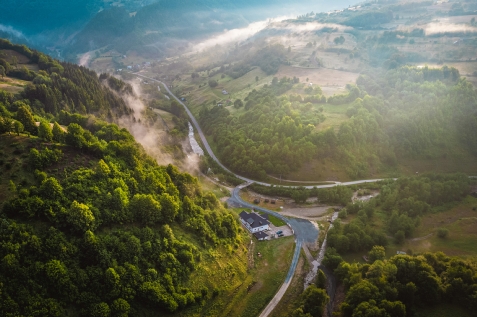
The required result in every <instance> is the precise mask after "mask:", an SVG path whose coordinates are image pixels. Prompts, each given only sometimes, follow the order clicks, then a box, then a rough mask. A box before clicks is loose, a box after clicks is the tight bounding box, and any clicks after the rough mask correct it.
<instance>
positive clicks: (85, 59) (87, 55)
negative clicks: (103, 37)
mask: <svg viewBox="0 0 477 317" xmlns="http://www.w3.org/2000/svg"><path fill="white" fill-rule="evenodd" d="M90 59H91V53H89V52H88V53H84V54H83V55H81V57H80V59H79V62H78V65H80V66H84V67H88V65H89V60H90Z"/></svg>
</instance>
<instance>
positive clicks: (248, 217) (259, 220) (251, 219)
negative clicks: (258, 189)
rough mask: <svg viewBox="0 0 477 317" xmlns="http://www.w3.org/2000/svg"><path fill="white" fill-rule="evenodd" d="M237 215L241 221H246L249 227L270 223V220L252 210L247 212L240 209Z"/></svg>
mask: <svg viewBox="0 0 477 317" xmlns="http://www.w3.org/2000/svg"><path fill="white" fill-rule="evenodd" d="M239 216H240V218H242V220H243V221H245V222H247V223H248V224H249V225H250V227H251V228H257V227H261V226H265V225H270V222H269V221H268V220H267V219H266V218H265V217H262V216H261V215H259V214H257V213H254V212H251V213H248V212H246V211H242V212H241V213H240V214H239Z"/></svg>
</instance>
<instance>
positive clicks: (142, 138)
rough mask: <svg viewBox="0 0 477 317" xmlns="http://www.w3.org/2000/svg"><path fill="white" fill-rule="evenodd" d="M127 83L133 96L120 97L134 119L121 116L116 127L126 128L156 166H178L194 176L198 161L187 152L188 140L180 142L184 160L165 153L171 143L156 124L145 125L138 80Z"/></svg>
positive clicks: (143, 105)
mask: <svg viewBox="0 0 477 317" xmlns="http://www.w3.org/2000/svg"><path fill="white" fill-rule="evenodd" d="M127 83H129V84H130V85H131V86H132V87H133V91H134V96H131V95H124V94H123V95H121V97H122V98H123V99H124V100H125V102H126V103H127V105H128V106H129V107H130V108H131V109H132V110H133V112H134V114H133V117H134V119H133V118H132V117H128V116H123V117H121V118H119V120H118V125H119V126H120V127H121V128H126V129H127V130H128V131H129V132H130V133H131V134H132V135H133V136H134V138H135V139H136V141H137V142H138V143H140V144H141V145H142V146H143V147H144V149H145V150H146V152H147V154H149V155H150V156H152V157H153V158H154V159H156V161H157V162H158V164H160V165H167V164H174V165H178V166H180V167H181V169H182V170H184V171H187V172H189V173H193V174H196V172H197V171H198V170H199V159H198V156H197V155H196V154H194V153H192V152H190V151H189V149H190V144H189V139H188V138H186V139H185V140H184V141H182V142H181V146H182V149H183V151H184V152H185V154H186V158H185V159H184V160H183V161H180V162H179V161H177V160H174V158H173V157H172V155H171V154H169V153H166V152H165V151H164V150H163V148H162V147H164V146H166V145H168V144H170V143H171V140H170V139H169V136H168V134H167V132H165V131H163V130H161V129H160V128H159V127H157V125H156V124H153V125H151V126H148V125H147V123H146V122H147V120H146V119H145V118H144V116H143V113H144V111H145V110H146V105H145V104H144V102H143V101H142V100H141V99H140V98H139V97H137V96H142V95H143V92H142V90H141V87H140V85H139V83H140V80H139V79H136V80H133V81H127ZM189 152H190V153H189Z"/></svg>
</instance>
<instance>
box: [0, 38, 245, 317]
mask: <svg viewBox="0 0 477 317" xmlns="http://www.w3.org/2000/svg"><path fill="white" fill-rule="evenodd" d="M1 45H2V48H8V49H10V50H15V51H17V52H20V53H21V54H23V55H24V56H27V57H29V58H30V60H31V62H32V63H37V64H38V66H39V70H38V71H34V70H27V69H26V68H25V70H24V71H23V72H22V73H20V74H18V73H16V68H14V66H13V67H11V68H10V64H9V63H8V62H7V61H5V60H2V65H4V67H5V68H6V69H8V75H9V76H28V77H27V78H24V79H26V80H32V82H31V83H30V84H28V85H27V86H26V88H25V90H24V91H23V92H22V93H19V94H16V95H13V94H10V93H8V92H5V91H0V123H1V124H0V127H1V131H0V133H1V135H0V151H1V152H0V153H1V159H0V170H1V177H0V193H1V194H0V206H1V211H0V218H1V220H0V222H1V223H0V236H1V239H0V240H1V243H0V259H1V264H0V266H1V268H2V269H1V270H0V315H2V316H66V315H71V316H127V315H128V314H129V315H131V316H135V315H143V314H147V313H148V311H154V312H155V313H154V314H157V313H161V312H176V311H179V310H183V309H184V308H186V307H191V306H193V305H200V304H201V303H204V302H205V301H207V300H209V299H210V298H211V296H212V295H213V294H214V296H216V295H217V294H218V287H222V286H220V285H214V284H213V283H212V282H210V281H209V282H204V283H191V282H192V281H191V280H190V279H191V275H192V274H193V272H194V271H195V269H196V268H197V267H198V265H199V264H200V263H201V261H204V260H205V252H206V250H209V251H210V250H216V252H217V253H219V251H218V248H219V247H220V248H224V247H225V248H226V249H229V250H230V252H231V253H233V251H232V250H235V249H238V248H239V246H240V244H241V242H240V241H241V240H240V238H239V226H238V222H237V220H236V218H235V217H234V216H232V214H231V213H229V212H228V211H226V210H225V209H224V208H223V206H222V204H221V203H220V202H219V201H218V200H217V198H216V197H215V196H214V195H213V194H211V193H208V192H204V191H202V190H201V188H200V186H199V184H198V182H197V179H196V178H194V177H192V176H191V175H189V174H186V173H181V172H179V171H178V169H177V168H176V167H174V166H172V165H168V166H159V165H158V164H157V163H156V161H155V160H154V159H152V158H151V157H149V156H148V155H147V154H146V153H145V151H144V149H143V148H142V146H140V145H139V144H138V143H136V142H135V140H134V138H133V137H132V136H131V134H130V133H129V132H128V131H127V130H125V129H120V128H118V126H116V125H115V124H112V123H108V122H107V121H104V120H110V121H112V120H114V119H115V118H117V117H118V116H121V115H129V113H130V109H129V108H128V107H127V106H126V105H125V103H124V102H123V100H122V99H121V98H120V97H117V95H116V94H115V93H113V92H112V91H111V90H109V88H106V87H105V84H106V83H108V85H109V86H111V87H113V88H114V89H115V90H117V91H121V92H123V93H131V91H130V87H128V86H127V85H125V84H124V83H122V82H120V81H117V80H115V79H112V78H111V77H109V76H107V75H102V76H101V77H100V78H98V76H97V75H96V74H95V73H94V72H92V71H89V70H86V69H85V68H82V67H79V66H76V65H72V64H66V63H59V62H57V61H55V60H52V59H51V58H49V57H47V56H45V55H43V54H40V53H38V52H34V51H30V50H29V49H28V48H26V47H24V46H15V45H11V44H10V43H8V42H7V41H2V42H1ZM38 121H39V122H40V123H39V126H37V124H36V123H35V122H38ZM60 124H61V125H60ZM178 236H179V237H178ZM231 271H234V268H231V270H229V272H231ZM234 275H235V273H234Z"/></svg>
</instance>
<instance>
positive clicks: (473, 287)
mask: <svg viewBox="0 0 477 317" xmlns="http://www.w3.org/2000/svg"><path fill="white" fill-rule="evenodd" d="M369 259H370V263H367V264H359V263H347V262H344V261H342V262H341V263H340V264H339V265H338V267H337V268H336V269H335V270H334V272H335V275H336V277H337V278H338V280H340V281H341V282H342V283H343V284H344V286H345V288H346V297H345V301H344V302H343V303H342V305H341V312H342V314H343V316H350V317H351V316H379V317H380V316H382V317H384V316H396V317H399V316H403V317H404V316H410V315H414V314H415V313H416V311H417V310H418V309H422V308H425V307H428V306H434V305H437V304H439V303H443V302H446V303H450V304H453V305H457V306H461V307H462V308H464V309H466V310H468V311H469V312H472V311H475V309H477V262H475V260H472V259H469V260H462V259H459V258H452V257H448V256H446V255H444V254H443V253H441V252H439V253H424V254H422V255H417V256H410V255H396V256H393V257H391V258H390V259H385V258H384V249H380V248H379V247H375V248H373V250H372V251H371V252H370V256H369Z"/></svg>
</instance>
